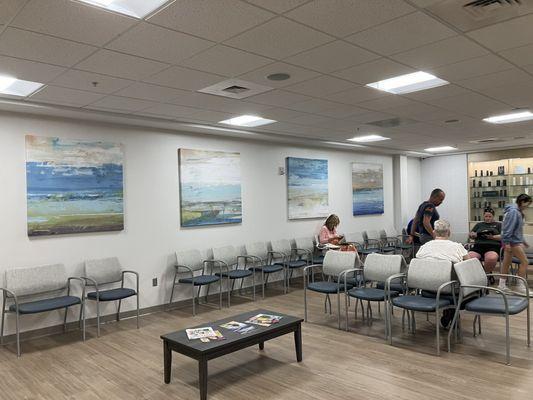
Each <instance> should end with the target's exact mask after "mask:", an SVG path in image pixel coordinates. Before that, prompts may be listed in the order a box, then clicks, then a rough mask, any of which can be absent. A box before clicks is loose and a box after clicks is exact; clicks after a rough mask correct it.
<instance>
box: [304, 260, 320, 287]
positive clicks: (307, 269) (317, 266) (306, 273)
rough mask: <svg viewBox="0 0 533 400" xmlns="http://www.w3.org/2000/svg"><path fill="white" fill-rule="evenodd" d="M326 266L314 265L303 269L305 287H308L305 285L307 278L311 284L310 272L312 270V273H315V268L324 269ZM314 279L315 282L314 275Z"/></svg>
mask: <svg viewBox="0 0 533 400" xmlns="http://www.w3.org/2000/svg"><path fill="white" fill-rule="evenodd" d="M323 267H324V266H323V265H322V264H312V265H308V266H307V267H304V269H303V272H302V275H303V278H304V286H305V287H307V285H306V284H305V279H306V277H307V281H308V282H309V276H308V275H309V273H308V271H309V270H311V273H313V268H323ZM312 278H313V282H314V281H315V277H314V274H313V276H312Z"/></svg>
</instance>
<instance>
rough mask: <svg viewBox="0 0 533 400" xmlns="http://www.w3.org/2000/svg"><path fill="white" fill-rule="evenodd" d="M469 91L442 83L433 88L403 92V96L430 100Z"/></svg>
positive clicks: (418, 99) (468, 91)
mask: <svg viewBox="0 0 533 400" xmlns="http://www.w3.org/2000/svg"><path fill="white" fill-rule="evenodd" d="M467 93H471V91H470V90H467V89H464V88H462V87H459V86H457V85H444V86H439V87H436V88H433V89H428V90H420V91H418V92H413V93H406V94H403V95H402V96H403V97H407V98H409V99H413V100H417V101H424V102H425V101H430V100H434V99H441V98H444V97H451V96H457V95H461V94H467Z"/></svg>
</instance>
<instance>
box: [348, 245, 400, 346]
mask: <svg viewBox="0 0 533 400" xmlns="http://www.w3.org/2000/svg"><path fill="white" fill-rule="evenodd" d="M406 269H407V263H406V262H405V259H404V258H403V257H402V256H401V255H399V254H395V255H393V254H391V255H385V254H369V255H368V256H367V257H366V260H365V267H364V269H361V271H362V272H363V278H364V279H363V282H364V283H363V287H354V288H352V289H350V290H346V298H345V311H346V330H348V298H349V297H353V298H355V299H356V303H355V313H356V314H355V317H356V318H357V303H358V302H360V303H361V309H362V314H363V321H364V319H365V312H364V306H363V301H366V302H367V320H368V323H369V324H370V322H371V321H372V308H371V307H370V302H371V301H375V302H384V303H385V338H387V337H388V322H387V318H388V313H387V305H388V303H389V302H390V299H391V298H393V297H396V296H398V295H400V292H399V291H395V290H390V288H387V290H386V289H377V288H375V287H372V284H373V283H374V282H386V281H387V279H389V278H390V277H391V276H393V275H397V274H401V273H403V272H405V270H406ZM400 279H401V278H400Z"/></svg>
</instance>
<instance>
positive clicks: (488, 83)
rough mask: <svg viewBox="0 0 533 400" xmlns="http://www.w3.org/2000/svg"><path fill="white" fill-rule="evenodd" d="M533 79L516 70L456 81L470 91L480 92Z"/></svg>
mask: <svg viewBox="0 0 533 400" xmlns="http://www.w3.org/2000/svg"><path fill="white" fill-rule="evenodd" d="M532 81H533V77H531V75H528V74H527V73H525V72H524V71H522V70H519V69H518V68H511V69H508V70H506V71H501V72H495V73H492V74H487V75H483V76H477V77H475V78H469V79H465V80H461V81H458V82H457V84H458V85H460V86H463V87H465V88H468V89H472V90H480V89H485V88H490V87H494V86H505V85H513V84H516V83H520V82H526V83H529V82H532Z"/></svg>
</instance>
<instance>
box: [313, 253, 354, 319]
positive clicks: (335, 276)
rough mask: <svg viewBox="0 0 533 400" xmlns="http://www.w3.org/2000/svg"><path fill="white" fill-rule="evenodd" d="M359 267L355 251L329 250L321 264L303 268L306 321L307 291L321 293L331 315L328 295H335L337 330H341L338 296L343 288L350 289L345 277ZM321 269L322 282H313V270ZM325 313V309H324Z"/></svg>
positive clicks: (350, 286) (343, 290)
mask: <svg viewBox="0 0 533 400" xmlns="http://www.w3.org/2000/svg"><path fill="white" fill-rule="evenodd" d="M359 267H360V261H359V256H358V255H357V253H356V252H355V251H334V250H330V251H328V252H327V253H326V255H325V257H324V262H323V264H314V265H309V266H307V267H305V268H304V315H305V321H307V291H308V290H311V291H313V292H318V293H323V294H325V295H326V300H327V301H329V311H330V313H331V299H330V295H332V294H336V295H337V319H338V323H339V329H340V328H341V315H340V314H341V302H340V296H341V294H342V293H343V292H345V288H348V289H351V288H352V285H351V284H349V283H347V282H346V275H347V274H349V273H351V272H355V271H356V270H357V269H358V268H359ZM315 269H321V270H322V274H323V275H324V278H325V279H324V280H323V281H320V282H315V281H314V273H313V272H314V270H315ZM326 312H327V309H326Z"/></svg>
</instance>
